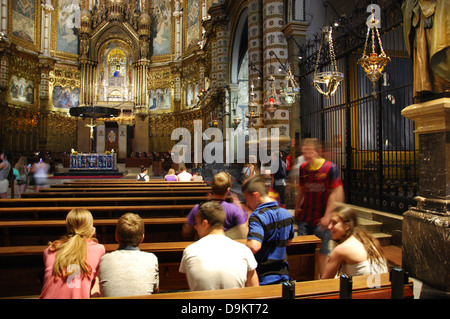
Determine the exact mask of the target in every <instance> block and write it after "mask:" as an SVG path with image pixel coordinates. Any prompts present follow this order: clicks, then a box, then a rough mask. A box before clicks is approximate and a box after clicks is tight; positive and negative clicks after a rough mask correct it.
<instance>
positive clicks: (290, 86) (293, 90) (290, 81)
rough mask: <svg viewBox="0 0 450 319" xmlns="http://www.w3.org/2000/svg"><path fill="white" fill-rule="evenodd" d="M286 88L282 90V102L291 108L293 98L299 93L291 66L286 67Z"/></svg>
mask: <svg viewBox="0 0 450 319" xmlns="http://www.w3.org/2000/svg"><path fill="white" fill-rule="evenodd" d="M285 80H286V86H285V88H284V90H283V94H284V100H285V101H286V103H287V104H288V105H289V106H291V105H292V104H293V103H294V102H295V98H296V97H297V95H298V93H299V92H300V87H299V86H298V84H297V82H296V81H295V78H294V75H293V74H292V70H291V65H290V64H289V65H288V74H287V75H286V78H285Z"/></svg>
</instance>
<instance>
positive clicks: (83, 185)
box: [50, 182, 209, 189]
mask: <svg viewBox="0 0 450 319" xmlns="http://www.w3.org/2000/svg"><path fill="white" fill-rule="evenodd" d="M106 187H111V188H115V187H122V188H125V187H126V188H156V189H164V188H190V189H199V188H204V187H209V186H208V185H207V184H190V183H176V182H173V183H170V184H169V183H155V184H154V183H144V182H140V183H120V184H119V183H113V184H106V183H67V184H53V185H50V188H106Z"/></svg>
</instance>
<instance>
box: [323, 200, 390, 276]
mask: <svg viewBox="0 0 450 319" xmlns="http://www.w3.org/2000/svg"><path fill="white" fill-rule="evenodd" d="M328 228H329V229H330V231H331V239H333V240H335V241H338V242H339V244H338V245H337V246H336V247H335V248H334V249H333V251H332V252H331V255H330V259H329V260H328V263H327V265H326V266H325V270H324V274H323V276H322V277H321V279H327V278H334V277H337V276H339V275H341V274H346V275H349V276H362V275H372V274H380V273H386V272H388V271H389V270H388V267H387V262H386V258H385V257H384V255H383V251H382V250H381V247H380V244H379V242H378V240H377V239H376V238H374V237H373V236H372V235H371V234H369V233H367V232H366V231H364V230H362V229H360V228H359V227H357V219H356V214H355V212H354V211H353V210H352V209H351V208H346V207H344V206H341V207H338V208H336V209H335V210H334V211H333V213H332V215H331V222H330V225H329V226H328Z"/></svg>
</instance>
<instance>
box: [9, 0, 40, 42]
mask: <svg viewBox="0 0 450 319" xmlns="http://www.w3.org/2000/svg"><path fill="white" fill-rule="evenodd" d="M34 1H35V0H21V1H12V16H13V23H12V34H13V35H14V36H15V37H18V38H20V39H22V40H25V41H27V42H29V43H34V42H35V34H34V32H35V31H34V30H35V18H36V10H35V7H34V6H35V2H34Z"/></svg>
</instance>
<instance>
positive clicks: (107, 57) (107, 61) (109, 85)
mask: <svg viewBox="0 0 450 319" xmlns="http://www.w3.org/2000/svg"><path fill="white" fill-rule="evenodd" d="M97 60H98V64H97V73H96V100H97V101H98V102H125V101H132V100H133V96H132V92H133V90H132V88H133V64H132V63H133V51H132V49H131V48H130V46H129V45H128V43H127V42H125V41H122V40H120V39H114V40H110V41H107V42H105V43H104V44H103V45H102V46H101V47H100V49H99V51H98V57H97Z"/></svg>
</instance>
